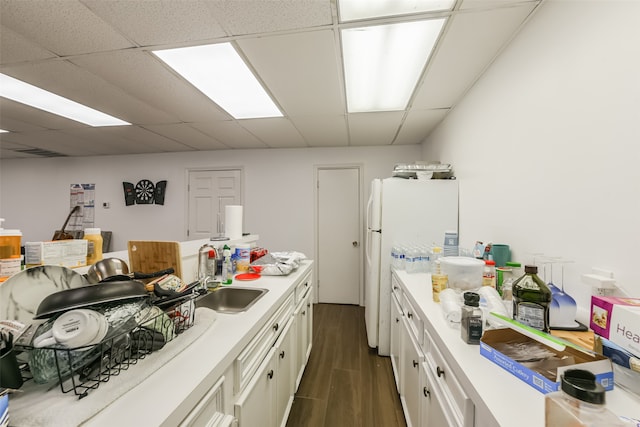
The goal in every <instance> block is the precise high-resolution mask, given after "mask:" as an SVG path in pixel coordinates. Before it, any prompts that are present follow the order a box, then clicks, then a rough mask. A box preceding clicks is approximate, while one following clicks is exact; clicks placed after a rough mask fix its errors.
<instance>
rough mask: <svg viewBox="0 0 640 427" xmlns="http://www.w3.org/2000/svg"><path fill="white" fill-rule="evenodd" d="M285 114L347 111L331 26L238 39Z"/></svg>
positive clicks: (341, 112) (339, 112) (243, 50)
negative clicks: (329, 28)
mask: <svg viewBox="0 0 640 427" xmlns="http://www.w3.org/2000/svg"><path fill="white" fill-rule="evenodd" d="M237 43H238V46H239V47H240V48H241V49H242V52H243V53H244V54H245V55H246V57H247V58H248V60H249V62H250V63H251V66H252V67H253V68H254V69H255V70H256V71H257V73H258V75H259V76H260V78H261V79H262V80H263V82H264V83H265V84H266V86H267V87H268V88H269V90H270V91H271V93H272V95H273V96H274V97H275V99H276V101H277V103H278V104H279V105H280V106H281V107H282V108H283V109H284V112H285V115H289V116H292V115H294V114H295V115H308V114H344V112H345V104H344V98H343V96H342V92H343V89H342V83H341V82H342V78H341V74H340V65H339V64H338V57H339V53H338V52H337V51H336V43H335V39H334V33H333V31H331V30H323V31H312V32H306V33H297V34H288V35H282V36H274V37H260V38H252V39H243V40H238V42H237Z"/></svg>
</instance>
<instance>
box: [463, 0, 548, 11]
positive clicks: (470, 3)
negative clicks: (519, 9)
mask: <svg viewBox="0 0 640 427" xmlns="http://www.w3.org/2000/svg"><path fill="white" fill-rule="evenodd" d="M526 1H528V2H529V3H540V0H463V1H462V4H461V5H460V10H467V9H495V8H498V7H505V6H512V5H515V4H522V3H524V2H526Z"/></svg>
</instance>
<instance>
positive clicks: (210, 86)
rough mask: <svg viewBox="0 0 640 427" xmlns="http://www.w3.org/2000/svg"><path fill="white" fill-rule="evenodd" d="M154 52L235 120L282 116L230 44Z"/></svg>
mask: <svg viewBox="0 0 640 427" xmlns="http://www.w3.org/2000/svg"><path fill="white" fill-rule="evenodd" d="M153 53H154V54H155V55H157V56H158V57H159V58H160V59H161V60H162V61H164V62H165V63H167V65H169V66H170V67H171V68H173V69H174V70H175V71H176V72H178V73H179V74H180V75H181V76H183V77H184V78H185V79H187V80H188V81H189V82H190V83H191V84H192V85H194V86H195V87H196V88H197V89H198V90H200V91H201V92H202V93H204V94H205V95H206V96H208V97H209V98H210V99H211V100H212V101H213V102H215V103H216V104H218V105H219V106H220V107H221V108H223V109H224V110H225V111H227V112H228V113H229V114H231V115H232V116H233V117H234V118H236V119H251V118H263V117H282V113H281V112H280V110H279V109H278V107H277V106H276V105H275V103H274V102H273V101H272V100H271V98H270V97H269V95H268V94H267V92H266V91H265V90H264V88H263V87H262V85H261V84H260V82H259V81H258V80H257V79H256V78H255V76H254V75H253V73H252V72H251V70H250V69H249V67H247V64H245V62H244V61H243V60H242V58H241V57H240V55H238V52H236V50H235V49H234V47H233V46H232V45H231V43H220V44H210V45H204V46H193V47H186V48H178V49H168V50H158V51H154V52H153Z"/></svg>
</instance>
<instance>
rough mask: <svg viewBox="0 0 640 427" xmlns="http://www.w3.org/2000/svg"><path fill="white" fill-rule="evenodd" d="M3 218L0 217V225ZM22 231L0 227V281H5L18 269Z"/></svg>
mask: <svg viewBox="0 0 640 427" xmlns="http://www.w3.org/2000/svg"><path fill="white" fill-rule="evenodd" d="M3 221H4V219H3V218H0V227H1V226H2V222H3ZM21 240H22V233H21V232H20V230H6V229H4V228H0V282H3V281H5V280H6V279H7V278H8V277H9V276H12V275H14V274H16V273H18V272H19V271H20V268H21V266H20V265H21V262H20V261H21V258H22V257H21V254H20V242H21Z"/></svg>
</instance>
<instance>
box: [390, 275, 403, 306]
mask: <svg viewBox="0 0 640 427" xmlns="http://www.w3.org/2000/svg"><path fill="white" fill-rule="evenodd" d="M391 293H392V294H393V295H395V297H396V298H398V301H402V288H401V287H400V284H399V283H398V278H397V277H396V275H395V273H394V274H393V275H392V276H391Z"/></svg>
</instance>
